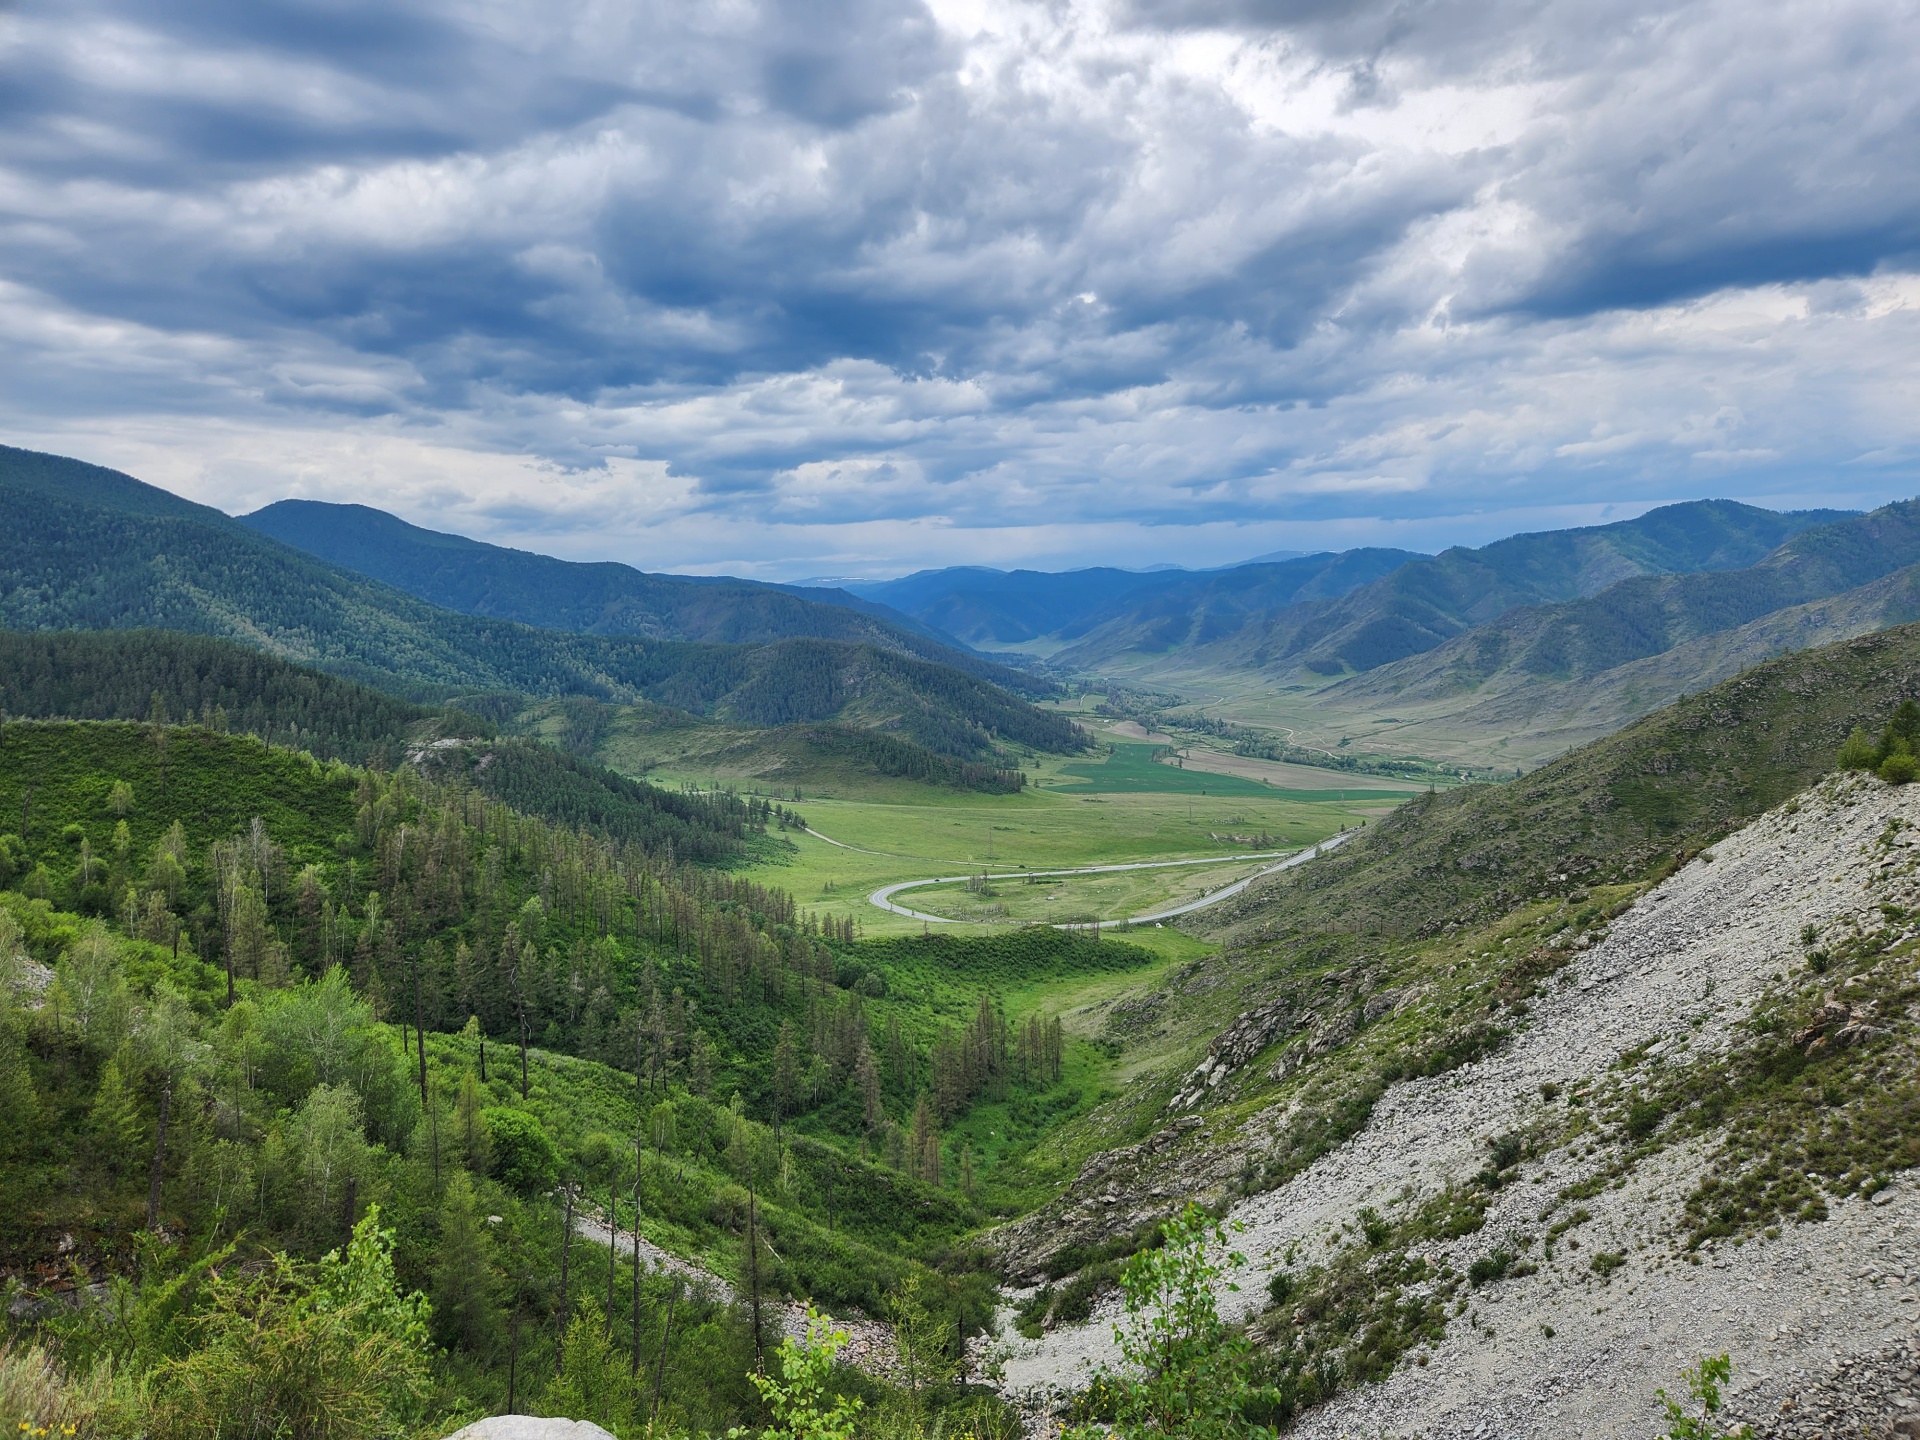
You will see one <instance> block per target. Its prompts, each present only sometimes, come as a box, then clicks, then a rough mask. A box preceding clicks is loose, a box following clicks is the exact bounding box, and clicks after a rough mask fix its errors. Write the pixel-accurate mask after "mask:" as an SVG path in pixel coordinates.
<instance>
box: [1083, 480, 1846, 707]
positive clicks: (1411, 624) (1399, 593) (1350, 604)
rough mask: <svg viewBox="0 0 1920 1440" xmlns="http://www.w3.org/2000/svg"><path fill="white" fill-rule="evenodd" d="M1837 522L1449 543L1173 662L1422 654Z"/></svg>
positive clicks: (1669, 514)
mask: <svg viewBox="0 0 1920 1440" xmlns="http://www.w3.org/2000/svg"><path fill="white" fill-rule="evenodd" d="M1837 518H1839V512H1834V511H1804V512H1799V513H1795V514H1776V513H1775V512H1773V511H1770V510H1762V509H1759V508H1757V507H1755V506H1751V505H1742V504H1738V503H1736V502H1734V501H1727V500H1702V501H1690V502H1687V503H1685V504H1679V505H1667V506H1662V507H1661V508H1659V509H1657V510H1651V511H1648V512H1647V513H1646V514H1645V515H1642V516H1640V517H1638V518H1637V519H1634V520H1623V521H1619V522H1616V523H1614V524H1611V525H1598V526H1589V527H1583V528H1579V529H1572V530H1556V531H1546V532H1542V533H1540V534H1533V535H1515V536H1513V537H1511V538H1509V539H1506V540H1500V541H1496V542H1495V543H1494V544H1491V545H1486V546H1482V547H1481V548H1479V549H1465V548H1455V549H1451V550H1447V551H1445V552H1443V553H1442V554H1439V555H1436V556H1432V557H1421V558H1418V559H1413V560H1409V561H1407V563H1405V564H1403V565H1400V566H1397V567H1395V568H1394V569H1392V570H1391V571H1390V572H1389V573H1387V574H1386V575H1384V576H1382V577H1381V578H1380V579H1377V580H1374V581H1372V582H1371V583H1369V584H1366V585H1362V586H1360V587H1359V588H1357V589H1354V590H1352V591H1351V592H1350V593H1347V594H1345V595H1342V596H1339V597H1338V598H1334V599H1328V600H1314V601H1302V602H1301V603H1298V604H1292V605H1288V606H1285V607H1284V608H1280V609H1277V610H1272V611H1267V612H1264V613H1254V614H1250V615H1249V616H1248V617H1247V618H1246V619H1245V620H1244V621H1243V622H1242V623H1240V624H1239V625H1237V626H1235V627H1234V628H1233V629H1232V631H1231V633H1220V632H1215V633H1214V634H1212V635H1209V636H1208V637H1207V639H1206V640H1205V641H1204V642H1202V644H1201V645H1200V646H1198V647H1196V648H1195V649H1194V650H1192V651H1190V652H1189V651H1183V652H1181V658H1182V663H1183V664H1192V665H1195V666H1201V667H1207V666H1212V667H1223V668H1235V667H1240V668H1245V667H1252V668H1257V669H1262V670H1268V671H1272V672H1276V673H1278V672H1286V671H1291V670H1293V669H1294V668H1296V667H1303V668H1304V669H1305V670H1307V671H1308V672H1310V673H1313V674H1323V675H1333V674H1339V673H1340V672H1341V671H1342V670H1358V671H1365V670H1371V669H1373V668H1375V667H1377V666H1380V665H1384V664H1387V663H1389V662H1391V661H1394V660H1398V659H1401V658H1402V657H1404V656H1407V655H1415V654H1419V653H1421V652H1424V651H1427V650H1431V649H1433V648H1434V647H1435V646H1437V645H1440V644H1442V643H1444V642H1445V641H1447V640H1449V639H1451V638H1452V637H1454V636H1456V635H1459V634H1461V633H1462V632H1464V631H1466V630H1470V629H1472V628H1473V627H1475V626H1477V625H1482V624H1485V623H1487V622H1489V621H1491V620H1494V619H1496V618H1497V617H1499V616H1500V615H1502V614H1504V613H1505V612H1506V611H1508V610H1510V609H1512V608H1513V607H1514V606H1516V605H1538V604H1542V603H1548V602H1555V601H1564V600H1572V599H1576V598H1578V597H1581V596H1585V595H1592V594H1596V593H1598V592H1599V591H1601V590H1604V589H1606V588H1607V587H1608V586H1610V585H1613V584H1616V583H1617V582H1619V581H1621V580H1624V579H1627V578H1629V577H1632V576H1635V575H1658V574H1672V573H1688V572H1694V571H1705V570H1730V569H1739V568H1743V567H1745V566H1749V565H1752V564H1754V563H1755V562H1756V561H1758V560H1760V559H1761V558H1763V557H1764V556H1766V555H1767V554H1768V553H1769V552H1771V551H1772V550H1774V549H1775V548H1776V547H1777V546H1779V545H1780V544H1781V543H1782V542H1783V541H1785V540H1787V539H1789V538H1791V537H1792V536H1794V535H1797V534H1799V533H1800V532H1801V531H1803V530H1806V529H1809V528H1811V527H1813V526H1816V525H1821V524H1824V523H1827V522H1829V521H1832V520H1835V519H1837ZM1290 563H1298V562H1290ZM1229 573H1231V572H1229ZM1133 648H1134V645H1133V641H1132V640H1131V638H1130V636H1129V632H1128V631H1127V629H1126V628H1125V627H1124V626H1122V627H1121V628H1119V629H1117V630H1115V631H1114V633H1113V634H1112V635H1111V637H1110V638H1100V637H1098V636H1095V637H1089V639H1088V641H1087V642H1084V643H1083V644H1082V645H1079V646H1076V647H1074V648H1072V649H1069V650H1066V651H1063V652H1062V653H1061V654H1060V655H1059V656H1058V657H1057V660H1058V662H1059V663H1060V664H1062V665H1067V666H1083V667H1092V666H1097V665H1100V664H1106V663H1113V662H1115V661H1117V660H1119V659H1120V658H1121V657H1122V656H1124V655H1126V654H1128V653H1130V652H1131V651H1132V650H1133Z"/></svg>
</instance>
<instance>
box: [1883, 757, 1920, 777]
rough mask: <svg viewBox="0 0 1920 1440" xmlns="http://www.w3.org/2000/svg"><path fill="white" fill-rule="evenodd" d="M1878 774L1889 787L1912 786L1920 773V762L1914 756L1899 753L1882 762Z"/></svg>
mask: <svg viewBox="0 0 1920 1440" xmlns="http://www.w3.org/2000/svg"><path fill="white" fill-rule="evenodd" d="M1878 773H1879V776H1880V778H1881V779H1882V780H1884V781H1886V782H1887V783H1888V784H1889V785H1910V784H1912V783H1913V777H1914V775H1915V774H1916V773H1920V762H1916V761H1915V760H1914V758H1913V756H1912V754H1910V753H1908V752H1906V751H1898V752H1896V753H1894V754H1892V755H1889V756H1888V757H1887V758H1886V759H1884V760H1882V761H1881V762H1880V769H1879V772H1878Z"/></svg>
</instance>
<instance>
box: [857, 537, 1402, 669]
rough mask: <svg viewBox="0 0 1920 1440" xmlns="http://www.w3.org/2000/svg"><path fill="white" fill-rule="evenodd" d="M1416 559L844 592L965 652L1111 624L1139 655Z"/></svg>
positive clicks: (1077, 635)
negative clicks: (962, 644) (907, 618)
mask: <svg viewBox="0 0 1920 1440" xmlns="http://www.w3.org/2000/svg"><path fill="white" fill-rule="evenodd" d="M1414 558H1416V557H1415V556H1414V555H1413V553H1412V552H1410V551H1406V550H1351V551H1347V552H1346V553H1344V554H1341V555H1333V554H1328V553H1324V552H1323V553H1321V554H1317V555H1297V556H1294V557H1292V558H1289V559H1285V560H1280V561H1273V562H1260V561H1249V562H1247V563H1246V564H1244V565H1236V566H1232V567H1230V568H1227V569H1221V570H1181V569H1175V568H1168V569H1164V570H1152V571H1137V570H1118V569H1113V568H1094V569H1088V570H1068V571H1064V572H1059V573H1055V572H1049V571H1042V570H992V569H987V568H984V567H979V566H960V567H956V568H952V569H946V570H923V571H921V572H920V573H918V574H916V575H908V576H905V577H903V578H901V579H899V580H888V581H883V582H881V583H878V584H873V585H858V586H853V587H850V588H852V589H854V590H855V591H856V592H857V593H859V594H861V595H863V596H865V597H867V598H868V599H872V600H880V601H883V602H885V603H886V604H888V605H891V606H893V607H894V608H895V609H897V610H901V611H904V612H905V613H906V614H908V615H911V616H912V617H913V618H914V619H916V620H920V621H922V622H924V623H925V624H927V625H930V626H932V627H934V628H935V629H937V630H940V631H942V632H943V633H945V634H948V635H952V636H954V637H956V638H958V639H961V640H964V641H966V642H967V643H968V644H970V645H979V646H995V645H1019V644H1023V643H1025V642H1027V641H1030V640H1035V639H1041V638H1047V639H1052V640H1056V641H1076V640H1080V639H1082V638H1083V637H1085V636H1087V635H1088V634H1089V633H1091V632H1093V631H1095V630H1096V629H1098V628H1099V627H1101V626H1103V625H1106V624H1108V623H1110V622H1113V621H1115V620H1124V621H1125V622H1126V623H1127V624H1128V625H1129V626H1130V627H1131V628H1132V629H1134V630H1140V629H1143V628H1144V629H1145V631H1146V632H1147V633H1146V634H1144V635H1143V636H1142V637H1141V646H1142V648H1147V649H1165V648H1167V647H1168V646H1170V645H1173V644H1178V643H1181V642H1182V639H1183V638H1191V636H1192V635H1194V634H1204V635H1212V634H1215V633H1219V627H1220V626H1221V625H1223V624H1224V623H1225V620H1224V617H1226V616H1228V615H1233V616H1237V617H1240V618H1241V619H1244V617H1245V616H1246V615H1247V614H1249V613H1254V612H1258V611H1262V610H1270V609H1275V608H1278V607H1280V606H1283V605H1289V604H1292V603H1294V602H1295V601H1297V600H1301V599H1307V598H1316V599H1319V598H1328V597H1331V596H1335V595H1341V594H1344V593H1345V592H1346V591H1347V590H1349V589H1351V588H1353V587H1354V586H1356V585H1362V584H1365V583H1366V582H1367V581H1369V580H1372V579H1375V578H1377V577H1378V576H1380V575H1384V574H1386V573H1387V572H1388V571H1390V570H1392V569H1394V568H1395V567H1396V566H1399V565H1402V564H1404V563H1405V562H1406V561H1408V560H1410V559H1414Z"/></svg>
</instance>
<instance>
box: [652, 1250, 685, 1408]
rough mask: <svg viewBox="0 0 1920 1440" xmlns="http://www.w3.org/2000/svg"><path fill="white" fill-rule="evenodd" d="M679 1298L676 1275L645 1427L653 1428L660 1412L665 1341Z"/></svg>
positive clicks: (661, 1338) (664, 1366)
mask: <svg viewBox="0 0 1920 1440" xmlns="http://www.w3.org/2000/svg"><path fill="white" fill-rule="evenodd" d="M679 1298H680V1280H679V1277H678V1276H676V1277H675V1278H674V1282H673V1288H672V1289H671V1290H669V1291H667V1323H666V1324H665V1325H664V1326H662V1327H661V1330H660V1358H659V1360H658V1361H656V1362H655V1364H654V1367H653V1403H652V1404H651V1405H649V1406H648V1407H647V1428H648V1429H649V1430H651V1429H652V1428H653V1421H654V1417H655V1416H657V1415H658V1414H659V1413H660V1385H661V1382H662V1381H664V1380H665V1379H666V1378H667V1342H668V1341H669V1340H671V1339H673V1307H674V1304H675V1302H676V1301H678V1300H679Z"/></svg>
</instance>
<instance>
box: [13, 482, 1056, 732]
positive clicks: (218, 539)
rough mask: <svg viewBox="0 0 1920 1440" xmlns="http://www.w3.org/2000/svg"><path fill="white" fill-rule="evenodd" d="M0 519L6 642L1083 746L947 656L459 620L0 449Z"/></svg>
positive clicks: (173, 509) (182, 510)
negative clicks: (179, 647)
mask: <svg viewBox="0 0 1920 1440" xmlns="http://www.w3.org/2000/svg"><path fill="white" fill-rule="evenodd" d="M0 507H4V510H5V514H6V518H7V521H8V523H7V525H6V526H5V527H4V530H0V625H4V626H6V627H9V628H13V629H20V630H52V629H85V630H127V629H138V628H159V629H168V630H178V631H185V632H189V633H194V634H203V635H218V636H225V637H227V638H230V639H235V640H239V641H242V642H244V643H247V644H250V645H254V646H256V647H258V648H261V649H264V650H267V651H270V652H272V653H274V654H277V655H280V656H281V657H283V658H285V659H290V660H294V661H297V662H299V663H302V664H307V665H311V666H314V667H315V668H318V669H323V670H326V671H329V672H330V673H333V674H336V675H341V676H345V677H346V678H349V679H354V680H358V681H361V682H363V683H367V684H371V685H374V686H375V687H376V688H380V689H384V690H387V691H389V692H390V693H394V694H399V695H403V696H405V697H407V698H410V699H415V700H435V699H443V698H446V697H448V696H452V695H461V694H472V693H474V692H484V691H493V690H500V691H512V692H517V693H520V694H524V695H531V696H565V695H586V696H593V697H597V698H601V699H606V700H614V701H625V700H630V699H636V698H644V699H650V700H654V701H656V702H658V703H661V704H666V705H671V706H674V707H677V708H680V709H684V710H689V711H693V712H695V713H701V714H715V715H726V716H731V717H735V718H738V719H739V720H741V721H742V722H743V723H746V724H752V725H783V724H792V723H819V722H825V721H831V720H847V721H850V722H851V723H859V724H863V725H869V726H879V727H884V728H890V729H895V730H898V731H899V732H900V733H901V734H902V735H904V736H905V737H906V738H908V739H911V740H913V741H915V742H917V743H920V744H924V745H926V746H928V748H930V749H933V750H936V751H938V752H940V753H945V754H951V755H955V756H957V757H958V758H961V759H966V760H978V761H985V760H988V759H990V758H991V756H992V753H993V751H994V748H995V746H996V745H997V744H998V743H1000V742H1002V741H1006V742H1011V743H1016V744H1025V745H1033V746H1037V747H1039V748H1042V749H1067V750H1072V749H1077V748H1079V746H1080V743H1081V741H1080V738H1079V736H1078V734H1077V732H1076V731H1075V730H1074V728H1073V726H1072V724H1071V722H1069V721H1068V720H1066V719H1065V718H1064V717H1061V716H1058V715H1053V714H1050V713H1047V712H1044V711H1041V710H1038V709H1035V708H1034V707H1033V706H1032V705H1030V704H1028V703H1026V702H1025V701H1024V700H1022V699H1020V698H1018V696H1017V695H1016V694H1014V693H1012V692H1011V691H1010V690H1008V689H1003V688H1001V686H1000V684H998V683H996V682H997V681H1000V680H1003V679H1004V680H1005V681H1006V682H1007V683H1008V684H1009V685H1011V686H1019V687H1028V688H1031V687H1032V686H1033V685H1034V683H1035V682H1033V681H1032V680H1030V679H1029V678H1028V677H1025V676H1022V675H1020V674H1018V673H1017V672H1014V671H1010V670H1006V669H1004V668H1003V667H999V666H996V665H993V664H992V663H991V662H988V661H985V660H982V659H979V658H978V657H965V656H960V655H958V652H952V651H944V653H947V654H952V655H954V656H955V658H956V660H957V661H958V662H960V664H957V665H947V664H944V663H941V662H939V661H936V660H932V659H926V658H921V657H920V656H918V655H914V654H911V653H906V651H905V649H904V647H895V646H882V645H881V644H879V643H876V641H874V640H843V639H827V638H819V637H812V636H797V637H790V638H786V639H780V640H776V641H773V642H770V643H767V644H761V645H725V644H713V643H691V642H683V641H673V642H662V641H654V640H646V639H641V638H638V637H628V636H608V635H585V634H577V633H568V632H562V631H557V630H543V629H536V628H533V627H530V626H527V625H523V624H519V623H516V622H511V621H506V620H496V619H487V618H482V617H476V616H470V615H464V614H460V613H458V612H455V611H452V610H448V609H443V608H441V607H438V606H435V605H431V604H429V603H427V602H426V601H423V600H421V599H419V598H417V597H415V596H413V595H410V594H407V593H406V592H404V591H402V590H399V589H397V588H394V587H392V586H388V585H385V584H382V583H380V582H378V581H376V580H372V579H369V578H367V577H365V576H363V575H359V574H356V573H354V572H352V571H349V570H345V569H342V568H340V567H338V566H334V565H330V564H327V563H326V562H324V561H321V560H319V559H316V558H314V557H313V556H311V555H308V554H306V553H304V552H302V551H300V550H297V549H294V548H293V547H291V546H288V545H285V544H282V543H281V542H280V541H277V540H274V539H272V538H271V537H269V536H267V535H264V534H261V533H260V532H259V531H257V530H254V529H252V528H250V527H248V526H246V525H243V524H241V523H239V522H238V521H236V520H233V519H231V518H230V517H228V516H226V515H223V514H221V513H220V512H219V511H217V510H213V509H210V508H208V507H206V506H202V505H195V504H193V503H192V502H190V501H185V500H181V499H180V498H179V497H177V496H173V495H169V494H168V493H167V492H165V491H163V490H159V489H156V488H155V487H153V486H149V485H145V484H142V483H141V482H140V481H138V480H135V479H133V478H132V477H131V476H126V475H121V474H119V473H118V472H115V471H111V470H106V469H103V468H102V467H99V466H92V465H85V464H82V463H81V462H78V461H72V460H65V459H62V458H60V457H57V456H47V455H39V454H35V453H33V452H29V451H21V450H13V449H6V448H0ZM781 603H782V604H784V603H785V602H784V601H782V602H781ZM795 603H800V602H797V601H796V602H795ZM814 608H816V609H818V610H819V611H821V612H822V613H827V614H836V615H838V616H845V617H848V619H849V620H850V621H852V622H857V623H861V624H867V623H877V622H870V621H867V620H866V619H864V618H863V617H860V616H857V615H854V614H853V612H850V611H844V610H843V611H838V612H834V611H833V610H832V608H831V607H826V606H819V607H814ZM834 623H841V622H840V621H839V620H837V619H836V620H835V622H834ZM901 633H904V632H901ZM924 643H926V644H927V645H928V646H929V648H932V649H933V650H934V651H935V653H942V647H934V646H931V642H924ZM962 667H964V668H962Z"/></svg>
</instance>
